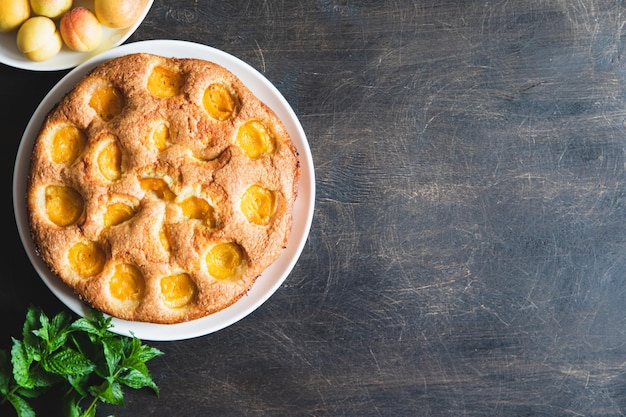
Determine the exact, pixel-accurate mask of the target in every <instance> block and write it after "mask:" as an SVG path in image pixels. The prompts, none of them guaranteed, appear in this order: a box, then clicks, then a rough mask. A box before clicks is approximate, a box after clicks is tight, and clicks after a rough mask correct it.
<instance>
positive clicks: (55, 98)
mask: <svg viewBox="0 0 626 417" xmlns="http://www.w3.org/2000/svg"><path fill="white" fill-rule="evenodd" d="M135 52H148V53H153V54H158V55H162V56H171V57H179V58H200V59H205V60H207V61H212V62H215V63H217V64H219V65H222V66H223V67H225V68H227V69H228V70H230V71H231V72H233V73H234V74H235V75H237V76H238V77H239V78H240V79H241V81H242V82H243V83H244V84H245V85H246V86H247V87H248V88H249V89H250V90H252V92H253V93H254V94H255V95H256V96H257V97H258V98H259V99H261V100H262V101H264V102H265V103H266V104H267V105H268V106H269V107H270V108H272V109H273V110H274V112H276V114H277V115H278V117H279V118H280V119H281V120H282V121H283V123H284V125H285V127H286V128H287V130H288V132H289V134H290V135H291V138H292V140H293V142H294V145H295V147H296V149H297V150H298V152H299V154H300V167H301V176H300V182H299V184H298V197H297V199H296V202H295V206H294V212H293V226H292V230H291V235H290V237H289V240H288V242H287V248H286V249H285V251H284V252H283V253H282V255H281V256H280V257H279V258H278V259H277V260H276V262H274V263H273V264H272V265H271V266H270V267H269V268H268V269H266V270H265V271H264V272H263V274H261V276H260V277H259V278H258V279H257V281H256V282H255V284H254V285H253V286H252V288H251V289H250V291H249V292H248V294H247V295H245V296H243V297H242V298H241V299H240V300H239V301H237V302H236V303H235V304H233V305H231V306H230V307H228V308H226V309H224V310H222V311H219V312H217V313H214V314H211V315H209V316H206V317H203V318H200V319H197V320H193V321H189V322H185V323H179V324H169V325H167V324H154V323H143V322H133V321H127V320H120V319H117V318H113V320H112V323H113V325H114V327H113V329H112V330H113V331H114V332H116V333H119V334H123V335H131V334H133V335H135V336H136V337H138V338H140V339H143V340H158V341H166V340H182V339H189V338H193V337H197V336H202V335H206V334H209V333H212V332H215V331H217V330H220V329H222V328H224V327H226V326H229V325H231V324H233V323H235V322H237V321H239V320H241V319H242V318H244V317H245V316H247V315H248V314H250V313H251V312H253V311H254V310H255V309H257V308H258V307H259V306H260V305H261V304H263V303H264V302H265V301H266V300H267V299H268V298H269V297H270V296H271V295H272V294H273V293H274V292H275V291H276V290H277V289H278V288H279V287H280V285H281V284H282V283H283V281H284V280H285V279H286V278H287V276H288V275H289V273H290V272H291V270H292V269H293V267H294V266H295V264H296V261H297V260H298V258H299V257H300V254H301V252H302V249H303V248H304V245H305V243H306V240H307V237H308V234H309V230H310V228H311V222H312V219H313V209H314V203H315V175H314V169H313V160H312V158H311V151H310V149H309V144H308V142H307V139H306V135H305V133H304V130H303V129H302V126H301V124H300V122H299V120H298V118H297V117H296V115H295V113H294V111H293V110H292V108H291V107H290V106H289V104H288V103H287V101H286V100H285V98H284V97H283V96H282V95H281V94H280V92H279V91H278V90H277V89H276V88H275V87H274V86H273V85H272V84H271V83H270V82H269V81H268V80H267V79H266V78H265V77H264V76H263V75H262V74H261V73H259V72H258V71H257V70H255V69H254V68H253V67H251V66H250V65H248V64H246V63H245V62H243V61H241V60H240V59H238V58H235V57H234V56H232V55H229V54H227V53H226V52H222V51H220V50H217V49H214V48H211V47H208V46H205V45H200V44H196V43H190V42H183V41H174V40H154V41H143V42H136V43H130V44H125V45H122V46H120V47H117V48H113V49H111V50H109V51H106V52H104V53H102V54H101V55H98V56H97V57H95V58H92V59H90V60H89V61H87V62H85V63H83V64H81V65H79V66H78V67H76V68H74V69H73V70H72V71H70V72H69V73H68V74H67V75H66V76H65V77H64V78H63V79H61V81H59V83H58V84H57V85H56V86H55V87H54V88H52V90H50V92H49V93H48V94H47V95H46V96H45V97H44V99H43V101H42V102H41V103H40V105H39V107H37V109H36V110H35V113H34V114H33V116H32V118H31V120H30V122H29V123H28V125H27V127H26V130H25V132H24V135H23V136H22V140H21V142H20V146H19V148H18V152H17V159H16V163H15V168H14V173H13V206H14V211H15V219H16V222H17V227H18V232H19V235H20V239H21V240H22V243H23V245H24V248H25V250H26V253H27V255H28V257H29V259H30V261H31V262H32V264H33V266H34V267H35V270H36V271H37V272H38V274H39V275H40V276H41V278H42V280H43V281H44V283H45V284H46V285H47V286H48V288H50V290H51V291H52V292H53V293H54V294H55V295H56V296H57V297H58V298H59V299H60V300H61V301H62V302H63V303H64V304H65V305H66V306H67V307H68V308H70V309H71V310H72V311H74V312H75V313H77V314H79V315H85V314H87V313H88V308H87V306H86V305H85V304H84V303H83V302H81V301H80V300H79V298H78V297H77V296H76V295H75V294H74V293H73V292H72V290H71V289H70V288H69V287H68V286H66V285H65V284H64V283H63V282H62V281H61V280H60V279H59V278H58V277H57V276H56V275H55V274H53V273H52V272H51V271H50V269H49V268H48V267H47V265H46V264H45V263H44V262H43V260H42V259H41V258H40V257H39V256H38V255H37V253H36V250H35V247H34V243H33V241H32V239H31V235H30V229H29V224H28V215H27V209H26V200H25V195H26V187H27V180H28V170H29V164H30V155H31V153H32V149H33V145H34V142H35V139H36V136H37V134H38V132H39V129H40V126H41V124H42V123H43V120H44V118H45V116H46V114H47V113H48V112H49V111H50V110H51V109H52V107H53V106H54V105H55V104H56V103H57V102H59V101H60V99H61V98H62V97H63V96H64V95H65V94H66V93H67V92H69V90H71V89H72V88H73V86H74V85H75V84H76V83H77V82H78V81H79V80H80V79H81V78H82V77H83V76H84V75H85V74H87V73H88V72H89V71H90V70H92V69H93V68H95V67H96V66H97V65H98V64H100V63H102V62H104V61H106V60H108V59H111V58H114V57H118V56H122V55H127V54H130V53H135Z"/></svg>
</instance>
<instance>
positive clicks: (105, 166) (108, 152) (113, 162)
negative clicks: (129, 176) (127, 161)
mask: <svg viewBox="0 0 626 417" xmlns="http://www.w3.org/2000/svg"><path fill="white" fill-rule="evenodd" d="M98 169H99V170H100V173H101V174H102V176H103V177H104V178H106V179H107V180H109V181H117V180H119V179H120V177H121V176H122V151H121V150H120V147H119V145H118V144H117V141H110V142H109V143H107V144H106V145H105V146H104V147H103V148H102V149H101V150H100V153H99V154H98Z"/></svg>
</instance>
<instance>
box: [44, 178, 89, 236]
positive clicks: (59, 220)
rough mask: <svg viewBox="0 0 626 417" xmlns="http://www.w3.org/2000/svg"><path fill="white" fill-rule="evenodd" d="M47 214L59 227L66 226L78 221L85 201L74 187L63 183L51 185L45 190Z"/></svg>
mask: <svg viewBox="0 0 626 417" xmlns="http://www.w3.org/2000/svg"><path fill="white" fill-rule="evenodd" d="M45 201H46V202H45V205H46V215H47V216H48V219H50V221H51V222H52V223H54V224H56V225H57V226H59V227H66V226H69V225H72V224H74V223H76V222H77V221H78V219H79V218H80V216H81V214H82V213H83V208H84V206H85V202H84V201H83V197H82V196H81V195H80V194H79V193H78V191H76V190H75V189H73V188H70V187H66V186H63V185H49V186H47V187H46V191H45Z"/></svg>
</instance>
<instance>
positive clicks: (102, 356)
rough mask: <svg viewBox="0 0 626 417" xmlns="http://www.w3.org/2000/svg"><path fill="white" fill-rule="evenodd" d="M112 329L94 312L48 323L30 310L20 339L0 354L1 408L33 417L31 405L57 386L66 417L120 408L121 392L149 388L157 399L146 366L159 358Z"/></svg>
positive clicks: (37, 310) (36, 310)
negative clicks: (104, 406) (101, 405)
mask: <svg viewBox="0 0 626 417" xmlns="http://www.w3.org/2000/svg"><path fill="white" fill-rule="evenodd" d="M111 327H112V324H111V318H110V317H105V316H104V314H102V313H101V312H100V311H97V310H91V314H90V316H89V317H83V318H78V319H73V318H72V316H71V315H70V314H69V313H68V312H65V311H63V312H61V313H59V314H57V315H56V316H54V317H52V318H51V319H50V318H49V317H48V316H46V314H45V313H44V312H43V311H42V310H41V309H40V308H37V307H32V306H31V307H29V309H28V311H27V313H26V319H25V321H24V326H23V329H22V339H21V340H20V339H16V338H13V339H12V341H13V345H12V347H11V350H10V352H8V351H6V350H3V349H0V407H2V405H3V404H6V403H10V404H11V405H12V406H13V408H14V409H15V411H16V412H17V416H18V417H35V415H36V414H35V410H34V409H33V407H32V406H31V404H30V403H29V400H31V399H34V398H37V397H39V396H40V395H42V394H43V393H45V392H46V391H48V390H49V389H50V388H52V387H59V386H60V387H62V388H64V389H65V392H66V394H65V395H64V396H63V399H62V404H61V407H62V409H63V413H64V415H65V416H67V417H94V416H95V415H96V409H97V406H98V404H99V403H107V404H112V405H124V388H125V387H128V388H132V389H141V388H149V389H151V390H153V391H154V393H155V394H156V395H157V396H158V395H159V388H158V387H157V385H156V384H155V382H154V380H153V379H152V376H151V375H150V371H149V370H148V367H147V365H146V362H148V361H149V360H151V359H153V358H155V357H157V356H161V355H163V352H161V351H160V350H158V349H156V348H154V347H151V346H148V345H145V344H143V343H142V341H141V340H139V339H138V338H136V337H134V336H133V337H127V336H120V335H117V334H115V333H113V332H111V331H110V328H111Z"/></svg>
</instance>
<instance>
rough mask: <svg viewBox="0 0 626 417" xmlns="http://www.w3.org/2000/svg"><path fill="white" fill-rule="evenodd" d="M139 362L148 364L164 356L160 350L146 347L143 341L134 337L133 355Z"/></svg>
mask: <svg viewBox="0 0 626 417" xmlns="http://www.w3.org/2000/svg"><path fill="white" fill-rule="evenodd" d="M131 356H132V357H133V358H135V359H136V360H138V361H141V362H148V361H149V360H150V359H154V358H156V357H158V356H163V352H162V351H160V350H159V349H157V348H155V347H152V346H148V345H144V344H142V343H141V340H139V339H137V338H136V337H134V338H133V339H132V355H131Z"/></svg>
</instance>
